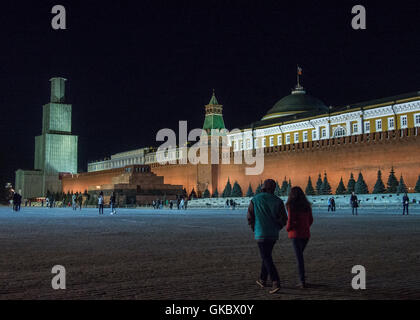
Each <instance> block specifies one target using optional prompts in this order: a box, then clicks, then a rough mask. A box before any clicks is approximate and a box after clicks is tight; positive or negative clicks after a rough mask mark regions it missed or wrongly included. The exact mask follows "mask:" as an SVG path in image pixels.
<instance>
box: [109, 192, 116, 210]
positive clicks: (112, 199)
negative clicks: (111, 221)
mask: <svg viewBox="0 0 420 320" xmlns="http://www.w3.org/2000/svg"><path fill="white" fill-rule="evenodd" d="M109 206H110V207H111V215H112V214H116V213H117V210H115V194H114V192H113V193H112V195H111V197H110V198H109Z"/></svg>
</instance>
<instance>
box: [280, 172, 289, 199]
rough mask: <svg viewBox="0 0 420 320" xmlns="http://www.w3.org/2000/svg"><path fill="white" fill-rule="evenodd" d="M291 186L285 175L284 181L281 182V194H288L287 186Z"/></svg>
mask: <svg viewBox="0 0 420 320" xmlns="http://www.w3.org/2000/svg"><path fill="white" fill-rule="evenodd" d="M288 186H289V184H288V183H287V181H286V177H284V180H283V183H282V184H281V188H280V194H281V195H282V196H287V195H288V193H287V187H288Z"/></svg>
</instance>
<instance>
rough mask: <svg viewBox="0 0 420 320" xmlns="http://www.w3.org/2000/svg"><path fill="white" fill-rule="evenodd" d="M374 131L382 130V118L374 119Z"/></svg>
mask: <svg viewBox="0 0 420 320" xmlns="http://www.w3.org/2000/svg"><path fill="white" fill-rule="evenodd" d="M376 131H382V120H376Z"/></svg>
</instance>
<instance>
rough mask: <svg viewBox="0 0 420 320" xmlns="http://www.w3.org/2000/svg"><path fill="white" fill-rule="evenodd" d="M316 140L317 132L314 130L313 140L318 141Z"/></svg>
mask: <svg viewBox="0 0 420 320" xmlns="http://www.w3.org/2000/svg"><path fill="white" fill-rule="evenodd" d="M316 139H317V135H316V130H312V140H316Z"/></svg>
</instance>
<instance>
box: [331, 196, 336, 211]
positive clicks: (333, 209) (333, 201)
mask: <svg viewBox="0 0 420 320" xmlns="http://www.w3.org/2000/svg"><path fill="white" fill-rule="evenodd" d="M331 209H332V211H333V212H334V211H335V199H334V197H332V198H331Z"/></svg>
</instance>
